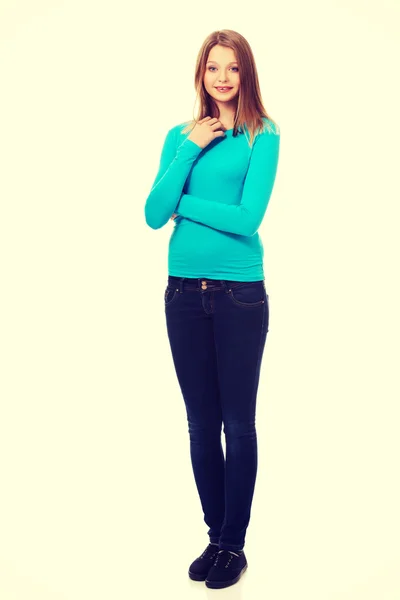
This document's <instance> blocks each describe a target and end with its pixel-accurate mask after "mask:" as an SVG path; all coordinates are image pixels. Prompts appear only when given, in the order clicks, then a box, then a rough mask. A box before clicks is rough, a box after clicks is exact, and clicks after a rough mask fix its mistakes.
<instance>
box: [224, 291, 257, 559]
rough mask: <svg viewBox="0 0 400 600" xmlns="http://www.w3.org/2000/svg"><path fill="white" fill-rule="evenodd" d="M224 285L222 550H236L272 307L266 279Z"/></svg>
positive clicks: (247, 504)
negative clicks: (224, 450)
mask: <svg viewBox="0 0 400 600" xmlns="http://www.w3.org/2000/svg"><path fill="white" fill-rule="evenodd" d="M225 283H226V289H225V291H223V292H220V293H216V302H215V314H214V319H215V320H214V328H215V344H216V350H217V360H218V377H219V387H220V401H221V407H222V415H223V422H224V433H225V439H226V467H225V469H226V480H225V486H226V489H225V494H226V495H225V520H224V524H223V526H222V531H221V537H220V548H221V549H225V550H232V551H235V550H242V549H243V546H244V543H245V535H246V529H247V526H248V524H249V520H250V511H251V504H252V499H253V493H254V488H255V481H256V474H257V434H256V426H255V417H256V397H257V390H258V383H259V376H260V368H261V361H262V356H263V351H264V346H265V341H266V336H267V331H268V322H269V305H268V295H267V293H266V291H265V286H264V282H263V281H257V282H246V283H243V282H240V283H236V282H225ZM235 283H236V285H235ZM229 290H231V291H229Z"/></svg>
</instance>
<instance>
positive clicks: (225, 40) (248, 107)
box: [182, 29, 280, 147]
mask: <svg viewBox="0 0 400 600" xmlns="http://www.w3.org/2000/svg"><path fill="white" fill-rule="evenodd" d="M217 44H219V45H220V46H225V47H226V48H232V50H233V51H234V52H235V55H236V60H237V63H238V65H239V73H240V87H239V94H238V103H237V109H236V114H235V120H234V127H233V135H234V136H236V135H237V133H238V130H239V129H240V130H242V131H243V133H244V134H245V135H246V136H247V134H248V135H249V137H248V140H249V145H250V147H251V146H252V145H253V142H254V139H255V137H256V135H257V134H258V133H261V132H263V131H264V130H265V128H267V129H269V130H270V131H272V129H271V126H270V124H269V122H268V121H271V122H272V123H274V124H275V132H276V133H277V134H279V133H280V129H279V126H278V125H277V123H276V122H275V121H274V120H273V119H271V117H270V116H269V115H268V114H267V111H266V110H265V108H264V106H263V102H262V98H261V92H260V85H259V81H258V74H257V68H256V64H255V60H254V56H253V52H252V50H251V48H250V45H249V43H248V42H247V40H246V39H245V38H244V37H243V36H242V35H240V33H237V32H236V31H233V30H232V29H222V30H219V31H213V32H212V33H210V35H209V36H207V38H206V39H205V40H204V42H203V44H202V46H201V48H200V50H199V53H198V55H197V60H196V70H195V75H194V84H195V90H196V100H195V104H196V102H197V101H199V108H198V111H197V117H193V119H192V120H191V121H185V123H187V125H186V126H185V128H184V129H183V131H182V133H188V132H189V131H191V130H192V129H193V127H195V125H196V124H197V122H198V121H200V120H201V119H203V118H204V117H207V116H214V117H216V118H218V117H219V109H218V106H217V104H216V103H215V102H214V100H213V98H211V96H210V95H209V94H208V93H207V92H206V90H205V88H204V85H203V78H204V73H205V70H206V63H207V58H208V55H209V53H210V50H211V48H212V47H213V46H216V45H217ZM265 119H267V120H268V121H265Z"/></svg>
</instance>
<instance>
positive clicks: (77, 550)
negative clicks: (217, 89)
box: [0, 0, 400, 600]
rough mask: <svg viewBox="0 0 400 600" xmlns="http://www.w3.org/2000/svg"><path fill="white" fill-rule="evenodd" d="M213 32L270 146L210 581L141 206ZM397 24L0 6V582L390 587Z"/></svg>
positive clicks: (7, 587)
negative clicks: (264, 117) (247, 79)
mask: <svg viewBox="0 0 400 600" xmlns="http://www.w3.org/2000/svg"><path fill="white" fill-rule="evenodd" d="M223 28H228V29H234V30H236V31H238V32H239V33H241V34H242V35H244V36H245V37H246V39H247V40H248V41H249V43H250V45H251V47H252V49H253V52H254V55H255V60H256V64H257V68H258V73H259V78H260V84H261V91H262V96H263V101H264V104H265V107H266V109H267V111H268V113H269V114H270V115H271V117H272V118H273V119H274V120H276V121H277V123H278V124H279V126H280V128H281V151H280V162H279V166H278V174H277V179H276V183H275V187H274V190H273V195H272V197H271V201H270V204H269V207H268V211H267V213H266V217H265V219H264V221H263V224H262V226H261V228H260V235H261V237H262V240H263V244H264V248H265V263H264V267H265V275H266V286H267V291H268V294H269V297H270V330H269V333H268V337H267V342H266V347H265V351H264V357H263V364H262V371H261V379H260V385H259V392H258V399H257V433H258V448H259V468H258V476H257V483H256V489H255V495H254V501H253V507H252V517H251V521H250V525H249V528H248V532H247V537H246V546H245V551H246V556H247V560H248V563H249V568H248V571H247V573H246V574H245V575H244V577H243V578H242V579H241V581H240V582H239V583H238V584H236V585H234V586H232V587H231V588H228V589H226V590H220V591H215V590H208V588H206V587H205V585H204V583H197V582H192V581H191V580H189V578H188V576H187V569H188V566H189V564H190V562H192V560H193V559H194V558H195V557H196V556H198V555H199V554H200V553H201V551H202V550H203V549H204V547H205V546H206V545H207V543H208V537H207V535H206V532H207V529H208V528H207V526H206V524H205V523H204V522H203V514H202V511H201V506H200V501H199V498H198V495H197V491H196V488H195V483H194V478H193V475H192V470H191V464H190V457H189V435H188V431H187V421H186V414H185V410H184V403H183V399H182V396H181V393H180V389H179V385H178V382H177V379H176V375H175V372H174V367H173V362H172V356H171V352H170V347H169V342H168V338H167V332H166V325H165V316H164V306H163V302H164V301H163V293H164V289H165V286H166V281H167V246H168V240H169V236H170V234H171V231H172V228H173V222H172V221H170V222H169V223H168V224H167V225H166V226H165V227H164V228H162V229H161V230H157V231H154V230H152V229H150V228H149V227H148V226H147V225H146V223H145V219H144V204H145V200H146V198H147V195H148V193H149V192H150V188H151V185H152V183H153V180H154V177H155V175H156V172H157V170H158V164H159V157H160V151H161V147H162V143H163V141H164V137H165V135H166V132H167V131H168V129H169V128H171V127H172V126H174V125H176V124H177V123H180V122H183V121H185V120H188V119H190V118H192V116H193V106H194V101H195V92H194V84H193V79H194V67H195V60H196V56H197V53H198V51H199V48H200V46H201V44H202V42H203V40H204V39H205V37H206V36H207V35H208V34H209V33H211V32H212V31H214V30H216V29H223ZM399 31H400V6H399V4H398V2H396V1H395V0H392V1H391V2H390V1H389V0H385V1H384V2H382V1H380V2H369V3H366V2H362V1H361V0H357V1H356V0H325V1H321V0H320V1H319V2H317V1H311V0H306V1H305V2H301V3H299V2H296V1H295V0H291V1H281V2H275V3H266V2H261V1H260V2H259V3H254V2H246V3H243V2H232V1H231V2H217V3H215V2H212V1H211V0H206V1H205V2H202V3H200V2H199V3H192V4H190V3H189V4H188V3H187V2H176V1H174V0H171V2H166V3H161V2H160V3H159V4H154V3H144V4H138V5H136V6H135V4H134V3H133V2H130V1H128V0H125V1H123V0H113V2H111V1H108V2H106V1H103V2H99V1H97V2H95V1H93V0H92V1H90V0H79V1H78V0H70V1H69V2H67V1H64V2H62V1H53V0H47V1H45V0H35V2H29V1H28V0H24V1H22V0H15V1H12V0H2V2H1V5H0V82H1V83H0V86H1V91H0V165H1V167H0V168H1V177H0V199H1V213H0V257H1V264H0V267H1V294H0V298H1V312H0V319H1V321H0V327H1V330H0V342H1V346H0V350H1V357H0V359H1V378H0V386H1V387H0V394H1V404H0V410H1V412H0V468H1V472H0V482H1V493H0V597H1V598H2V600H28V599H29V600H36V599H40V600H91V599H96V600H103V599H107V600H109V599H113V600H114V599H118V600H125V599H131V598H133V599H139V598H140V600H147V599H149V600H153V599H155V598H158V599H160V598H168V599H169V598H173V597H174V598H179V599H180V598H182V599H183V598H184V599H185V600H188V599H189V598H199V597H204V595H206V596H207V597H212V596H213V595H215V594H218V593H219V594H220V595H221V597H222V596H223V595H224V597H225V598H234V599H235V600H239V599H240V600H250V599H251V600H254V598H268V599H271V600H294V599H296V600H301V599H303V598H304V599H307V600H369V599H374V600H375V599H376V600H398V599H399V597H400V579H399V570H400V546H399V537H400V516H399V515H400V513H399V510H398V507H399V505H400V490H399V454H400V442H399V417H400V408H399V399H400V393H399V391H400V390H399V388H400V386H399V376H398V368H399V334H400V327H399V304H400V295H399V284H398V280H399V250H400V248H399V242H398V239H399V234H398V231H399V216H400V213H399V201H400V194H399V191H400V186H399V169H398V166H399V141H398V140H399V110H398V108H399V105H400V98H399V89H398V64H399V39H400V36H399Z"/></svg>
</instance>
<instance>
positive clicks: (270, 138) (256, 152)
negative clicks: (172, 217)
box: [174, 131, 280, 236]
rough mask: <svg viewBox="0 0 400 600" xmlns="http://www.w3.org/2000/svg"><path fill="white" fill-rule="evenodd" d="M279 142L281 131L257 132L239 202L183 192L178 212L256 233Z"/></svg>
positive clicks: (269, 190)
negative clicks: (206, 197)
mask: <svg viewBox="0 0 400 600" xmlns="http://www.w3.org/2000/svg"><path fill="white" fill-rule="evenodd" d="M279 146H280V134H277V133H269V132H268V131H267V132H263V133H261V134H259V135H258V136H257V138H256V140H255V142H254V145H253V150H252V154H251V158H250V164H249V168H248V170H247V174H246V179H245V182H244V186H243V192H242V198H241V201H240V204H226V203H222V202H217V201H215V200H206V199H204V198H198V197H197V196H192V195H191V194H183V195H182V197H181V199H180V202H179V204H178V206H177V207H176V212H177V213H178V215H179V216H182V217H186V218H187V219H191V220H192V221H197V222H199V223H203V224H204V225H208V226H209V227H213V228H214V229H220V230H221V231H226V232H228V233H236V234H238V235H246V236H252V235H254V234H255V233H256V232H257V230H258V228H259V227H260V225H261V222H262V220H263V218H264V215H265V211H266V210H267V206H268V202H269V199H270V197H271V194H272V189H273V187H274V182H275V177H276V172H277V168H278V160H279ZM174 208H175V207H174Z"/></svg>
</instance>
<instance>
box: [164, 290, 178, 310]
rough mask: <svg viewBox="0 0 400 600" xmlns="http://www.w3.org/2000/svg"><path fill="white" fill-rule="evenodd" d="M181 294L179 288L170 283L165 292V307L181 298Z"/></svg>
mask: <svg viewBox="0 0 400 600" xmlns="http://www.w3.org/2000/svg"><path fill="white" fill-rule="evenodd" d="M179 296H180V294H179V289H178V288H174V287H172V286H170V285H167V287H166V288H165V292H164V306H165V308H167V306H170V305H171V304H173V303H174V302H176V300H177V298H179Z"/></svg>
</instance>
